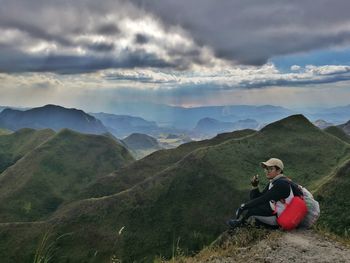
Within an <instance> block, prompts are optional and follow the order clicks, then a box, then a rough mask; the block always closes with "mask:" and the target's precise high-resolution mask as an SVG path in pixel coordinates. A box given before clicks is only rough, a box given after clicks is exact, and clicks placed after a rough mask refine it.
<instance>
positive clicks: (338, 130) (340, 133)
mask: <svg viewBox="0 0 350 263" xmlns="http://www.w3.org/2000/svg"><path fill="white" fill-rule="evenodd" d="M324 131H325V132H328V133H329V134H332V135H334V136H335V137H338V138H339V139H341V140H343V141H344V142H347V143H350V135H348V134H346V133H345V132H344V131H343V130H342V129H341V128H339V127H336V126H330V127H327V128H326V129H324Z"/></svg>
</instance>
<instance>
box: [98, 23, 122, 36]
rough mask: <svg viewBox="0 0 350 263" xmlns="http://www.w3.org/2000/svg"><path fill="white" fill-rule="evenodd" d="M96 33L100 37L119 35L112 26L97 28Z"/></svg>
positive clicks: (105, 25) (116, 29) (117, 30)
mask: <svg viewBox="0 0 350 263" xmlns="http://www.w3.org/2000/svg"><path fill="white" fill-rule="evenodd" d="M96 32H97V33H99V34H101V35H117V34H119V33H120V29H119V28H118V26H116V25H114V24H104V25H101V26H99V27H98V28H97V30H96Z"/></svg>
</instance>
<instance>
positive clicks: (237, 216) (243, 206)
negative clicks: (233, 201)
mask: <svg viewBox="0 0 350 263" xmlns="http://www.w3.org/2000/svg"><path fill="white" fill-rule="evenodd" d="M244 209H245V204H241V206H240V207H239V208H238V209H237V210H236V218H239V217H240V215H241V214H242V213H243V211H244Z"/></svg>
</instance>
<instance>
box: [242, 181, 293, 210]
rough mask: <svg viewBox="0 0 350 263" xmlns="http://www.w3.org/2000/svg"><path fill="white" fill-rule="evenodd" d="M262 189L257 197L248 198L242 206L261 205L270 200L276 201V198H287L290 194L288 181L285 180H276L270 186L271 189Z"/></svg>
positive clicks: (247, 207) (246, 207)
mask: <svg viewBox="0 0 350 263" xmlns="http://www.w3.org/2000/svg"><path fill="white" fill-rule="evenodd" d="M265 189H266V188H265ZM265 189H264V191H265ZM267 189H268V186H267ZM252 191H259V190H258V189H253V190H252ZM264 191H263V192H262V193H261V195H260V196H259V197H257V198H255V199H253V200H250V201H249V202H248V203H246V204H245V205H244V208H245V209H249V208H252V207H255V206H259V205H262V204H264V203H266V202H269V201H271V200H273V201H278V200H281V199H284V198H287V197H288V196H289V194H290V183H289V182H288V181H287V180H276V181H275V182H274V183H273V186H272V187H271V189H269V190H267V191H266V192H264ZM251 194H252V193H251Z"/></svg>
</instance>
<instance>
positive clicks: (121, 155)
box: [0, 129, 133, 222]
mask: <svg viewBox="0 0 350 263" xmlns="http://www.w3.org/2000/svg"><path fill="white" fill-rule="evenodd" d="M132 161H133V158H132V156H131V155H130V154H129V152H128V151H127V150H126V148H124V147H123V146H121V145H119V144H118V143H117V142H115V141H114V140H112V139H111V138H109V137H106V136H98V135H84V134H80V133H77V132H73V131H70V130H67V129H65V130H62V131H60V132H59V133H57V134H56V135H55V136H53V137H52V138H51V139H50V140H48V141H47V142H46V143H44V144H42V145H40V146H39V147H37V148H36V149H34V150H33V151H31V152H30V153H29V154H27V155H26V156H24V157H23V158H22V159H21V160H19V161H18V162H17V163H16V164H15V165H13V166H11V167H10V168H8V169H7V170H5V171H4V172H3V173H2V174H1V176H0V208H1V210H2V213H1V215H0V219H1V221H2V222H6V221H14V220H18V221H23V220H24V221H26V220H37V219H39V218H42V217H45V216H47V215H48V214H50V213H51V212H52V211H54V210H55V209H56V208H57V207H58V206H59V205H60V204H61V203H62V202H65V201H70V200H72V199H74V198H75V197H76V196H77V195H78V194H79V191H80V190H81V189H82V188H84V187H85V186H86V185H87V184H88V183H90V182H91V181H93V180H95V179H96V178H98V177H100V176H103V175H105V174H108V173H110V172H112V171H113V170H115V169H117V168H119V167H122V166H123V165H126V164H129V163H131V162H132Z"/></svg>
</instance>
